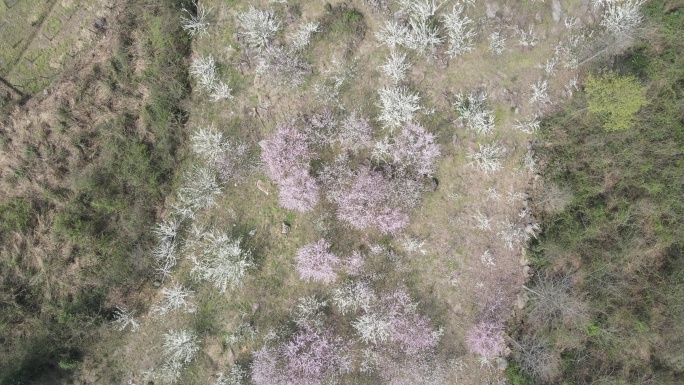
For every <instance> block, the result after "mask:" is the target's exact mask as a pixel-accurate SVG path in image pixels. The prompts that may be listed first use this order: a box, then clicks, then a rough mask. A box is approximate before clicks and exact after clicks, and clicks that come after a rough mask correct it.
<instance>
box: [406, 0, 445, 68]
mask: <svg viewBox="0 0 684 385" xmlns="http://www.w3.org/2000/svg"><path fill="white" fill-rule="evenodd" d="M400 3H401V4H402V6H403V8H404V10H405V11H407V12H408V15H409V19H408V23H409V26H410V31H411V33H410V34H409V35H408V41H407V46H408V47H409V48H411V49H414V50H416V51H417V52H418V53H420V54H422V55H424V54H427V53H432V52H434V50H435V47H436V46H438V45H439V44H441V43H442V38H441V37H440V36H439V30H438V27H437V26H438V23H435V20H434V19H435V13H436V12H437V10H438V9H439V7H440V6H441V4H439V5H438V4H437V3H436V2H435V0H400Z"/></svg>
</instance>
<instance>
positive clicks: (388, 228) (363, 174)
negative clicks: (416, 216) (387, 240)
mask: <svg viewBox="0 0 684 385" xmlns="http://www.w3.org/2000/svg"><path fill="white" fill-rule="evenodd" d="M401 182H404V181H391V180H388V179H386V178H385V177H384V176H383V175H382V173H380V172H378V171H373V170H370V169H368V168H362V169H361V170H359V171H358V172H357V173H356V174H355V175H353V176H351V180H348V181H343V182H342V183H341V184H340V185H339V187H338V188H336V189H335V190H334V191H331V192H330V193H329V195H330V197H331V199H332V200H333V201H334V202H335V203H337V204H338V209H337V217H338V218H339V219H340V220H343V221H345V222H347V223H349V224H350V225H351V226H352V227H354V228H357V229H365V228H367V227H376V228H378V229H379V230H380V231H382V232H383V233H396V232H397V231H399V230H401V229H402V228H404V227H405V226H406V225H407V224H408V214H407V213H406V212H405V210H406V207H407V206H408V205H407V203H408V204H410V203H412V202H413V198H414V197H413V196H411V195H417V194H416V193H417V191H413V192H412V191H410V189H408V190H409V191H406V189H402V187H404V186H401Z"/></svg>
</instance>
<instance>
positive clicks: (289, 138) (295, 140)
mask: <svg viewBox="0 0 684 385" xmlns="http://www.w3.org/2000/svg"><path fill="white" fill-rule="evenodd" d="M260 145H261V160H262V161H263V162H264V165H265V166H266V173H267V174H268V176H269V177H270V178H271V179H273V181H275V182H276V183H280V182H281V181H282V180H283V179H284V178H285V177H286V176H287V175H289V174H290V173H291V172H292V171H293V170H296V169H299V168H308V162H309V161H310V160H311V157H312V154H311V151H309V140H308V137H307V135H306V134H304V133H303V132H302V131H300V130H299V129H298V128H297V126H295V124H294V122H284V123H283V122H281V123H278V124H277V125H276V128H275V133H273V135H271V136H270V137H269V138H268V139H266V140H263V141H262V142H261V143H260Z"/></svg>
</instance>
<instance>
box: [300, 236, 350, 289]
mask: <svg viewBox="0 0 684 385" xmlns="http://www.w3.org/2000/svg"><path fill="white" fill-rule="evenodd" d="M329 249H330V244H329V243H327V242H326V241H325V239H321V240H319V241H317V242H314V243H310V244H308V245H306V246H303V247H300V248H299V250H297V257H296V260H297V271H298V272H299V275H300V277H301V278H302V279H304V280H307V281H308V280H314V281H319V282H324V283H329V282H333V281H335V280H336V279H337V274H336V273H335V271H334V268H336V267H337V266H338V265H339V264H340V259H339V258H338V257H337V256H335V254H333V253H331V252H330V251H328V250H329Z"/></svg>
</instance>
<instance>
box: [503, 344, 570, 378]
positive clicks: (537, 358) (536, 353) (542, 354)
mask: <svg viewBox="0 0 684 385" xmlns="http://www.w3.org/2000/svg"><path fill="white" fill-rule="evenodd" d="M513 347H514V349H513V354H514V357H515V362H516V363H517V364H518V366H519V367H520V369H522V371H523V372H524V373H525V374H527V375H528V376H530V377H532V378H533V379H534V380H536V381H539V382H541V383H552V382H553V380H554V379H555V378H557V377H558V375H559V374H560V371H561V359H560V354H559V353H558V352H557V351H556V350H555V349H554V348H553V346H552V345H551V343H550V342H548V341H546V340H544V339H542V338H541V337H538V336H532V335H528V334H524V335H523V336H522V338H520V339H519V340H518V341H516V342H515V343H514V344H513Z"/></svg>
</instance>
